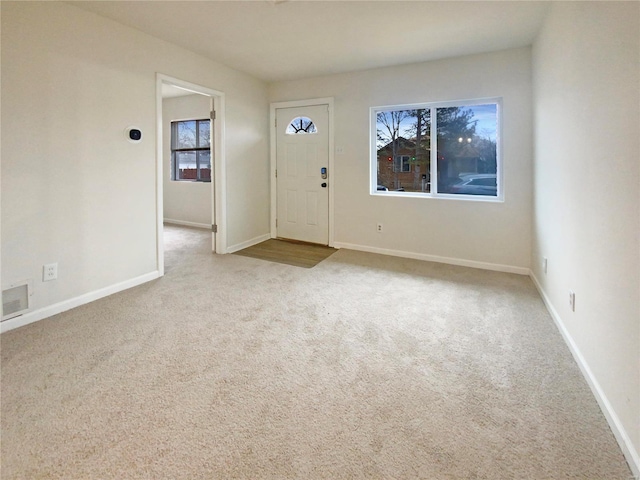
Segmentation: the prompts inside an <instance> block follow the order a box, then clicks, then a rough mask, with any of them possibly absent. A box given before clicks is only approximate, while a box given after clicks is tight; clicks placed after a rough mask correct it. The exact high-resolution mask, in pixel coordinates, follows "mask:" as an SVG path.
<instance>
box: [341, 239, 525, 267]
mask: <svg viewBox="0 0 640 480" xmlns="http://www.w3.org/2000/svg"><path fill="white" fill-rule="evenodd" d="M334 247H335V248H347V249H349V250H359V251H361V252H369V253H379V254H381V255H391V256H393V257H403V258H413V259H415V260H424V261H427V262H436V263H446V264H449V265H458V266H461V267H471V268H479V269H482V270H492V271H495V272H505V273H516V274H518V275H529V269H528V268H526V267H516V266H513V265H501V264H499V263H488V262H478V261H476V260H466V259H463V258H451V257H440V256H438V255H428V254H426V253H415V252H406V251H403V250H391V249H388V248H379V247H370V246H368V245H356V244H353V243H342V242H336V243H335V245H334Z"/></svg>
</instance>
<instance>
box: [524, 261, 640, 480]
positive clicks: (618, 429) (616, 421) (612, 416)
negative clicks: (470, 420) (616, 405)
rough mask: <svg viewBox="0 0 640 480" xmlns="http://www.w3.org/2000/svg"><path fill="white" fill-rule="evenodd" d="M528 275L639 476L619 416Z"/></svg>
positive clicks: (633, 451)
mask: <svg viewBox="0 0 640 480" xmlns="http://www.w3.org/2000/svg"><path fill="white" fill-rule="evenodd" d="M529 276H530V277H531V280H532V281H533V284H534V285H535V286H536V288H537V289H538V293H540V296H541V297H542V301H543V302H544V304H545V306H546V307H547V310H548V311H549V314H550V315H551V318H553V321H554V322H555V324H556V327H558V330H559V331H560V334H561V335H562V338H563V339H564V341H565V343H566V344H567V346H568V347H569V350H570V351H571V354H572V355H573V358H574V359H575V361H576V363H577V364H578V366H579V367H580V371H581V372H582V375H583V376H584V378H585V380H586V381H587V383H588V384H589V387H590V388H591V391H592V392H593V396H594V397H596V401H597V402H598V405H600V409H601V410H602V413H603V414H604V416H605V418H606V419H607V422H608V423H609V427H610V428H611V431H612V432H613V435H614V437H615V438H616V441H617V442H618V445H619V446H620V449H621V450H622V453H623V455H624V457H625V459H626V460H627V463H628V464H629V467H630V468H631V472H632V473H633V475H634V477H635V478H636V479H638V478H640V455H638V451H637V450H636V449H635V448H634V446H633V442H632V441H631V438H630V437H629V435H628V434H627V431H626V430H625V428H624V426H623V425H622V422H621V421H620V418H619V417H618V415H617V414H616V412H615V410H614V409H613V406H612V405H611V403H610V402H609V399H608V398H607V396H606V395H605V393H604V391H603V390H602V387H601V386H600V383H599V382H598V380H597V379H596V377H595V375H594V374H593V372H592V371H591V368H589V364H588V363H587V361H586V359H585V358H584V356H583V355H582V352H580V349H579V348H578V345H577V344H576V343H575V341H574V340H573V338H572V337H571V334H570V333H569V330H567V327H566V326H565V325H564V322H563V321H562V318H561V317H560V314H559V313H558V311H557V310H556V309H555V307H554V306H553V304H552V303H551V300H550V299H549V297H548V296H547V294H546V293H545V291H544V289H543V288H542V285H541V284H540V282H539V281H538V279H537V278H536V276H535V274H534V273H533V271H530V272H529Z"/></svg>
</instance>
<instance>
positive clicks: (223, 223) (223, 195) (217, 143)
mask: <svg viewBox="0 0 640 480" xmlns="http://www.w3.org/2000/svg"><path fill="white" fill-rule="evenodd" d="M163 84H167V85H173V86H176V87H179V88H182V89H184V90H190V91H192V92H194V93H199V94H201V95H207V96H209V97H211V100H212V102H213V110H214V111H215V112H216V119H215V120H214V121H213V148H212V150H213V151H212V152H211V153H212V154H213V158H212V160H211V161H212V162H213V174H214V178H213V181H212V182H211V189H212V192H211V223H212V225H213V224H216V225H217V226H218V231H217V233H213V232H212V250H213V251H214V252H215V253H227V215H226V212H227V192H226V189H225V185H226V166H225V165H226V162H225V157H224V154H225V143H224V142H225V135H224V133H225V94H224V92H220V91H218V90H213V89H211V88H208V87H203V86H202V85H197V84H195V83H191V82H186V81H184V80H180V79H178V78H174V77H170V76H168V75H164V74H162V73H156V215H157V220H156V221H157V226H156V255H157V257H156V261H157V265H158V272H159V274H160V276H162V275H164V241H163V232H164V202H163V174H164V152H163V145H162V142H163V137H162V133H163V125H162V85H163ZM214 249H215V250H214Z"/></svg>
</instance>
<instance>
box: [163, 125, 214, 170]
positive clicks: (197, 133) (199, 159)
mask: <svg viewBox="0 0 640 480" xmlns="http://www.w3.org/2000/svg"><path fill="white" fill-rule="evenodd" d="M171 180H175V181H191V182H210V181H211V121H210V120H209V119H206V120H185V121H180V122H171Z"/></svg>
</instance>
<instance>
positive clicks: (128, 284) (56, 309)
mask: <svg viewBox="0 0 640 480" xmlns="http://www.w3.org/2000/svg"><path fill="white" fill-rule="evenodd" d="M159 277H160V272H158V271H155V272H150V273H147V274H145V275H140V276H139V277H135V278H132V279H131V280H126V281H124V282H120V283H116V284H115V285H110V286H108V287H105V288H101V289H99V290H94V291H93V292H89V293H85V294H83V295H80V296H78V297H74V298H70V299H69V300H64V301H62V302H58V303H55V304H53V305H49V306H48V307H44V308H40V309H38V310H35V311H33V312H29V313H25V314H24V315H20V316H19V317H13V318H10V319H8V320H5V321H4V322H2V323H0V333H4V332H8V331H9V330H13V329H15V328H18V327H23V326H25V325H29V324H30V323H34V322H37V321H40V320H43V319H45V318H48V317H51V316H53V315H57V314H58V313H62V312H65V311H67V310H71V309H72V308H76V307H79V306H80V305H84V304H86V303H89V302H93V301H95V300H98V299H100V298H103V297H107V296H109V295H113V294H114V293H118V292H121V291H123V290H127V289H129V288H132V287H137V286H138V285H141V284H143V283H146V282H150V281H151V280H155V279H156V278H159Z"/></svg>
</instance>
